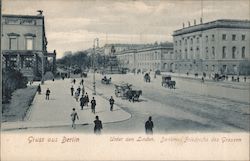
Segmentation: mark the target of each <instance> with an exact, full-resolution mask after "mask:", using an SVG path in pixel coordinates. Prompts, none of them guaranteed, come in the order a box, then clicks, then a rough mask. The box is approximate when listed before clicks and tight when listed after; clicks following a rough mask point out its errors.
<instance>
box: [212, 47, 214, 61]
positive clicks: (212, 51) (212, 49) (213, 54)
mask: <svg viewBox="0 0 250 161" xmlns="http://www.w3.org/2000/svg"><path fill="white" fill-rule="evenodd" d="M214 58H215V51H214V47H212V59H214Z"/></svg>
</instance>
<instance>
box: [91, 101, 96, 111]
mask: <svg viewBox="0 0 250 161" xmlns="http://www.w3.org/2000/svg"><path fill="white" fill-rule="evenodd" d="M95 106H96V100H95V97H93V98H92V100H91V111H92V112H93V113H95Z"/></svg>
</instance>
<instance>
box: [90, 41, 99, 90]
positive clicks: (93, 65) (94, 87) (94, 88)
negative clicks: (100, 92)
mask: <svg viewBox="0 0 250 161" xmlns="http://www.w3.org/2000/svg"><path fill="white" fill-rule="evenodd" d="M96 41H97V44H98V41H99V39H98V38H95V39H94V45H93V47H94V54H93V60H92V67H93V70H94V73H93V95H96V86H95V84H96V82H95V57H94V56H95V52H96V51H95V42H96Z"/></svg>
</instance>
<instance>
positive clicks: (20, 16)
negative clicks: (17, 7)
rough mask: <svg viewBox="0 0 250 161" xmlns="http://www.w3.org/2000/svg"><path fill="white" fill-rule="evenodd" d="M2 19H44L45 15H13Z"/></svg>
mask: <svg viewBox="0 0 250 161" xmlns="http://www.w3.org/2000/svg"><path fill="white" fill-rule="evenodd" d="M2 17H13V18H39V19H43V18H44V16H43V15H12V14H3V15H2Z"/></svg>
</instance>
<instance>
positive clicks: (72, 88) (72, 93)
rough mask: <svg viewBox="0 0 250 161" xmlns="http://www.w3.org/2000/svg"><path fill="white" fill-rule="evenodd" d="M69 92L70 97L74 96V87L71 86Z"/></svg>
mask: <svg viewBox="0 0 250 161" xmlns="http://www.w3.org/2000/svg"><path fill="white" fill-rule="evenodd" d="M70 91H71V96H73V95H74V87H73V86H72V87H71V88H70Z"/></svg>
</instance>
